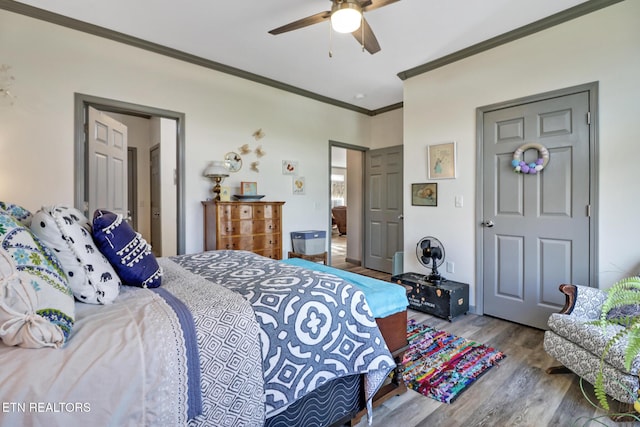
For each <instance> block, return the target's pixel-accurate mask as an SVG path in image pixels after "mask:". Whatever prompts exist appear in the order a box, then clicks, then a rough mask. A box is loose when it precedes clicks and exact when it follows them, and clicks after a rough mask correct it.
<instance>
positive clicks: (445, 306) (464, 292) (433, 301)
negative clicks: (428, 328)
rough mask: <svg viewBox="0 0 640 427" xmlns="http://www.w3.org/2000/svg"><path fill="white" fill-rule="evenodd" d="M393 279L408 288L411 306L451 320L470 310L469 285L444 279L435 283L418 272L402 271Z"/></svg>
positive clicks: (392, 279) (392, 278)
mask: <svg viewBox="0 0 640 427" xmlns="http://www.w3.org/2000/svg"><path fill="white" fill-rule="evenodd" d="M391 281H392V282H395V283H397V284H399V285H403V286H404V287H405V288H406V289H407V298H408V299H409V307H410V308H412V309H414V310H418V311H422V312H424V313H428V314H432V315H434V316H438V317H442V318H444V319H448V320H449V321H451V319H453V318H454V317H456V316H459V315H461V314H466V313H467V311H469V285H468V284H466V283H460V282H454V281H452V280H442V281H441V282H440V284H438V285H434V284H433V283H431V282H429V281H428V280H427V276H425V275H424V274H418V273H402V274H397V275H395V276H392V277H391Z"/></svg>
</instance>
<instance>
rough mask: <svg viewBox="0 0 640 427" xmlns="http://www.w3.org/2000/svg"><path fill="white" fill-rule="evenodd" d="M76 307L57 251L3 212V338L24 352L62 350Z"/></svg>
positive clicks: (0, 261) (0, 222) (0, 333)
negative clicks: (46, 348)
mask: <svg viewBox="0 0 640 427" xmlns="http://www.w3.org/2000/svg"><path fill="white" fill-rule="evenodd" d="M74 319H75V304H74V300H73V294H72V292H71V289H70V288H69V284H68V282H67V277H66V274H65V272H64V270H63V269H62V266H61V265H60V262H59V261H58V259H57V258H56V256H55V255H54V254H53V252H52V251H51V250H50V249H49V248H48V247H47V246H45V245H44V244H43V243H42V242H41V241H40V240H39V239H38V238H37V237H35V236H34V235H33V234H32V233H31V232H30V231H29V229H28V228H26V227H24V226H23V225H21V224H20V223H19V222H18V221H17V220H16V219H15V218H14V217H13V216H11V215H9V214H8V213H7V212H5V211H4V210H1V209H0V338H1V339H2V341H3V342H4V343H5V344H6V345H10V346H14V345H17V346H20V347H26V348H40V347H54V348H59V347H61V346H62V345H63V344H64V343H65V342H66V340H67V339H68V338H69V334H70V333H71V328H72V326H73V322H74Z"/></svg>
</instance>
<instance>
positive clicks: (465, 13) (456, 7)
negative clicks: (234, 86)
mask: <svg viewBox="0 0 640 427" xmlns="http://www.w3.org/2000/svg"><path fill="white" fill-rule="evenodd" d="M584 1H585V0H482V1H480V0H400V1H399V2H397V3H393V4H391V5H388V6H385V7H382V8H379V9H376V10H373V11H371V12H369V13H367V14H365V17H366V19H367V21H368V22H369V24H370V26H371V28H372V29H373V31H374V33H375V35H376V37H377V38H378V41H379V43H380V46H381V47H382V50H381V51H380V52H378V53H376V54H375V55H370V54H369V53H366V52H364V53H363V52H362V49H361V47H360V46H359V45H358V43H357V41H356V40H355V39H354V38H353V37H352V36H351V35H350V34H346V35H345V34H337V33H334V34H333V36H332V42H331V45H330V41H329V33H330V30H329V23H328V22H325V23H321V24H316V25H313V26H310V27H306V28H303V29H300V30H296V31H292V32H289V33H285V34H281V35H277V36H273V35H271V34H268V33H267V32H268V31H269V30H271V29H273V28H276V27H279V26H281V25H284V24H287V23H289V22H291V21H294V20H297V19H300V18H303V17H306V16H309V15H313V14H315V13H318V12H322V11H325V10H329V9H330V7H331V2H330V1H329V0H244V1H233V0H231V1H229V0H227V1H222V0H208V1H205V0H183V1H179V2H176V1H175V0H135V1H131V0H110V1H104V0H65V1H51V0H21V1H20V3H24V4H27V5H31V6H35V7H37V8H41V9H44V10H47V11H50V12H54V13H57V14H61V15H64V16H67V17H71V18H74V19H77V20H80V21H83V22H87V23H91V24H95V25H98V26H101V27H105V28H108V29H111V30H115V31H118V32H121V33H124V34H127V35H131V36H134V37H137V38H140V39H143V40H146V41H150V42H153V43H156V44H159V45H163V46H166V47H170V48H173V49H177V50H180V51H183V52H186V53H189V54H192V55H196V56H198V57H202V58H205V59H208V60H211V61H215V62H217V63H221V64H225V65H227V66H231V67H235V68H238V69H241V70H244V71H248V72H250V73H253V74H257V75H259V76H263V77H267V78H269V79H273V80H276V81H279V82H283V83H286V84H288V85H291V86H294V87H296V88H301V89H304V90H306V91H310V92H313V93H316V94H319V95H322V96H326V97H328V98H331V99H335V100H338V101H342V102H346V103H348V104H351V105H354V106H357V107H362V108H364V109H367V110H377V109H380V108H384V107H387V106H390V105H393V104H396V103H399V102H402V80H401V79H400V78H399V77H398V76H397V74H398V73H399V72H402V71H405V70H408V69H411V68H414V67H417V66H420V65H423V64H425V63H428V62H431V61H434V60H436V59H438V58H441V57H443V56H445V55H448V54H451V53H454V52H457V51H460V50H462V49H464V48H466V47H469V46H472V45H474V44H476V43H479V42H482V41H484V40H487V39H490V38H492V37H494V36H498V35H500V34H504V33H506V32H509V31H511V30H514V29H517V28H519V27H522V26H524V25H527V24H530V23H532V22H535V21H537V20H540V19H542V18H545V17H547V16H550V15H553V14H555V13H557V12H560V11H563V10H565V9H568V8H571V7H573V6H576V5H578V4H580V3H583V2H584ZM330 46H331V50H332V51H333V57H332V58H329V55H328V52H329V49H330Z"/></svg>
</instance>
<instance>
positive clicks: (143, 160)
mask: <svg viewBox="0 0 640 427" xmlns="http://www.w3.org/2000/svg"><path fill="white" fill-rule="evenodd" d="M75 98H76V99H75V129H76V131H75V141H76V142H75V170H76V180H75V181H76V183H75V205H76V207H78V208H79V209H80V210H82V211H84V212H85V214H87V216H88V217H90V216H91V215H92V214H93V213H92V212H87V208H88V204H87V200H88V198H89V194H90V193H89V192H90V188H89V186H88V185H87V177H88V176H89V175H90V171H88V170H87V169H88V167H89V165H88V164H87V161H86V157H87V151H86V150H87V148H86V141H87V134H88V132H89V130H88V129H89V126H88V125H87V111H88V109H89V107H92V108H94V109H96V110H99V111H101V112H104V113H105V114H108V115H109V116H112V117H117V120H119V121H121V122H123V123H125V124H126V125H127V127H128V128H130V129H135V132H134V133H133V134H132V136H133V137H132V138H131V137H130V138H129V139H130V145H131V146H135V147H136V148H137V150H136V151H137V155H136V168H135V171H136V172H135V175H136V177H137V183H136V185H135V186H129V187H128V188H129V189H131V190H128V191H135V195H136V199H135V200H136V202H133V203H135V206H134V208H135V211H136V212H135V217H136V222H137V229H138V230H139V231H142V229H144V231H145V232H144V233H142V232H141V234H143V236H144V237H145V239H146V240H147V241H149V242H150V243H151V245H152V247H157V248H160V251H161V253H158V255H162V256H170V255H175V254H182V253H184V252H185V236H184V230H185V224H184V114H183V113H177V112H174V111H169V110H162V109H158V108H154V107H148V106H141V105H136V104H130V103H126V102H122V101H116V100H111V99H105V98H97V97H93V96H89V95H83V94H76V97H75ZM129 133H130V135H131V132H129ZM156 147H160V148H161V153H162V154H161V156H159V158H158V160H157V170H154V169H153V168H152V165H151V163H152V160H151V152H152V149H153V148H156ZM141 153H145V154H142V155H141ZM154 179H156V180H158V182H157V183H156V185H157V188H160V189H161V192H160V193H157V194H155V195H154V197H155V199H154V200H152V199H151V193H152V191H151V189H152V188H153V187H152V184H151V181H152V180H154ZM141 187H142V188H141ZM155 206H160V207H158V208H157V209H159V212H162V214H159V213H158V211H157V210H155V209H154V207H155ZM156 214H157V215H156ZM154 215H156V216H155V219H156V220H160V221H161V222H162V226H161V227H155V229H158V228H160V229H163V230H165V233H162V235H158V233H156V235H153V236H152V229H153V228H154V227H153V221H154ZM167 231H168V232H167ZM159 239H160V240H159ZM154 240H156V242H155V244H154Z"/></svg>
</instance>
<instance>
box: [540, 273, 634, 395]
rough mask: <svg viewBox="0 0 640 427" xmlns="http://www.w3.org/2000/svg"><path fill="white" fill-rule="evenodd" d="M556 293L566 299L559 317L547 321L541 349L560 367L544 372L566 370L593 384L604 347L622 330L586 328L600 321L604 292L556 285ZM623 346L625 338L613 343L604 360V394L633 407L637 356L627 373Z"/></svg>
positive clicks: (555, 316) (611, 327)
mask: <svg viewBox="0 0 640 427" xmlns="http://www.w3.org/2000/svg"><path fill="white" fill-rule="evenodd" d="M560 291H561V292H562V293H564V294H565V295H566V303H565V306H564V308H563V309H562V311H561V312H560V313H554V314H552V315H551V317H549V321H548V325H549V330H548V331H546V332H545V334H544V349H545V351H546V352H547V353H548V354H549V355H551V356H552V357H554V358H555V359H556V360H558V361H559V362H560V363H562V364H563V365H564V367H552V368H549V369H547V372H548V373H558V372H563V369H562V368H568V369H569V370H570V371H572V372H574V373H575V374H577V375H578V376H580V377H582V378H584V379H585V380H586V381H588V382H590V383H591V384H594V383H595V381H596V376H597V375H598V371H599V369H600V359H601V357H602V354H603V352H604V350H605V346H606V344H607V343H608V342H609V341H610V340H611V338H612V337H613V336H614V335H615V334H616V333H617V332H619V331H620V330H621V329H622V328H623V327H622V326H618V325H609V326H606V327H604V328H603V327H602V326H599V325H595V324H590V322H593V321H597V320H598V319H600V314H601V308H602V305H603V303H604V302H605V300H606V296H607V294H606V293H605V292H604V291H602V290H600V289H595V288H590V287H587V286H580V285H560ZM623 314H626V315H628V314H630V313H628V312H627V313H623ZM610 315H613V313H610ZM627 342H628V340H627V338H626V337H625V338H623V339H621V340H619V341H617V342H616V343H615V344H614V345H613V346H612V347H611V349H610V350H609V352H608V353H607V355H606V357H605V363H604V367H603V378H604V391H605V392H606V393H607V394H608V395H609V396H611V397H612V398H614V399H615V400H618V401H620V402H626V403H633V402H634V401H635V400H636V399H638V385H639V384H638V371H639V370H640V356H636V357H635V359H634V360H633V361H632V363H631V369H629V370H627V369H626V368H625V363H624V362H625V360H624V357H625V348H626V347H627ZM564 372H566V370H564Z"/></svg>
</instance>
